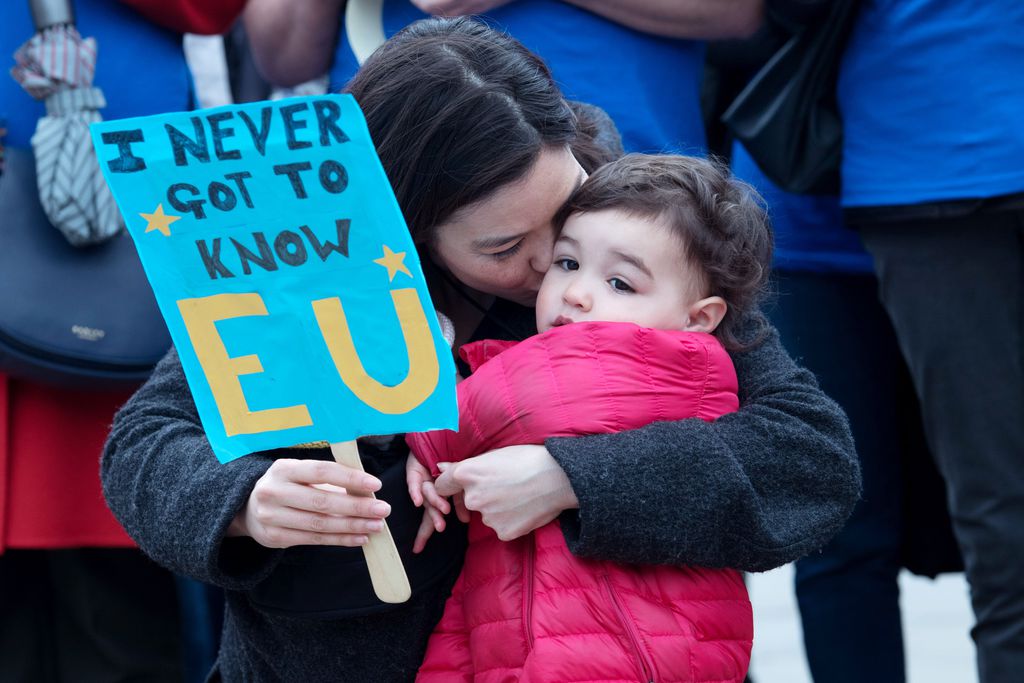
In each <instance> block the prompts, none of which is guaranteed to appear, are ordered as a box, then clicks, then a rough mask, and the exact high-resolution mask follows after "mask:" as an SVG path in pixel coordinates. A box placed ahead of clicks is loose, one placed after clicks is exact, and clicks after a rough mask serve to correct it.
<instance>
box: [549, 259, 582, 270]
mask: <svg viewBox="0 0 1024 683" xmlns="http://www.w3.org/2000/svg"><path fill="white" fill-rule="evenodd" d="M555 265H556V266H558V267H559V268H561V269H562V270H579V269H580V264H579V262H578V261H575V260H573V259H571V258H560V259H556V260H555Z"/></svg>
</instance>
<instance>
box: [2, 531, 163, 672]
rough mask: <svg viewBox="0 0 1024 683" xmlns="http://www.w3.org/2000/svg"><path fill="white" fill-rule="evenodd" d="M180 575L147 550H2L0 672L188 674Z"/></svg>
mask: <svg viewBox="0 0 1024 683" xmlns="http://www.w3.org/2000/svg"><path fill="white" fill-rule="evenodd" d="M181 661H182V657H181V638H180V631H179V622H178V607H177V599H176V596H175V590H174V582H173V579H172V576H171V574H170V573H168V572H166V571H164V570H163V569H161V568H159V567H157V566H156V565H155V564H154V563H153V562H152V561H150V560H149V559H148V558H146V557H144V556H143V555H142V553H141V552H139V551H138V550H127V549H101V548H89V549H73V550H9V551H7V552H6V553H4V554H3V555H2V556H0V681H4V683H23V682H24V683H51V682H53V683H57V682H60V683H79V682H81V683H93V682H96V683H105V682H108V681H109V682H111V683H113V682H115V681H118V682H126V683H127V682H135V681H137V682H139V683H142V682H144V681H145V682H153V683H161V682H167V683H172V682H173V683H181V681H182V676H183V674H182V666H181Z"/></svg>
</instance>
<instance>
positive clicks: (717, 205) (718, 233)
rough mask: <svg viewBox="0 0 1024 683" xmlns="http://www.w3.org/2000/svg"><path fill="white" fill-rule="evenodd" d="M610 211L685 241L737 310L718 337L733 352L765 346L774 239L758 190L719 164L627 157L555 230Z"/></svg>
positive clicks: (603, 171) (712, 285)
mask: <svg viewBox="0 0 1024 683" xmlns="http://www.w3.org/2000/svg"><path fill="white" fill-rule="evenodd" d="M606 210H619V211H624V212H626V213H629V214H632V215H635V216H640V217H643V218H650V219H660V220H662V221H664V222H665V223H666V224H667V225H668V226H669V228H670V229H671V230H672V231H673V232H674V233H675V234H676V235H677V236H678V237H679V238H680V240H681V242H682V244H683V251H684V253H685V254H686V259H687V260H688V261H689V262H690V263H691V264H692V265H693V266H694V267H696V268H698V269H699V270H700V272H701V273H703V275H704V281H705V284H706V286H707V292H708V295H715V296H720V297H722V298H723V299H725V301H726V303H727V304H728V306H729V308H728V310H727V311H726V314H725V317H724V318H723V319H722V322H721V323H720V324H719V326H718V328H717V329H716V330H715V336H717V337H718V338H719V339H720V340H721V342H722V344H723V345H724V346H725V347H726V348H727V349H729V350H730V351H742V350H744V349H745V348H749V347H750V346H752V345H754V344H756V343H757V342H758V341H760V339H761V338H762V337H763V335H764V333H765V332H766V331H767V328H766V327H765V326H764V320H763V318H762V316H761V315H760V313H759V309H758V304H759V303H760V301H761V299H762V297H763V296H764V294H765V292H766V290H767V285H768V272H769V268H770V266H771V259H772V244H773V239H772V231H771V227H770V226H769V222H768V214H767V212H766V211H765V205H764V200H762V199H761V197H760V195H758V194H757V191H756V190H754V188H752V187H750V186H749V185H747V184H746V183H743V182H741V181H739V180H737V179H736V178H734V177H733V176H732V174H731V173H730V172H729V169H728V167H726V166H725V165H724V164H722V163H719V162H717V161H714V160H711V159H701V158H697V157H686V156H673V155H668V154H663V155H646V154H627V155H626V156H624V157H622V158H621V159H618V160H616V161H613V162H612V163H610V164H607V165H605V166H602V167H601V168H600V169H598V170H597V171H596V172H595V173H594V174H593V175H591V176H590V177H589V178H588V179H587V181H586V182H585V183H583V185H581V186H580V187H579V189H577V190H576V192H575V193H574V194H573V195H572V196H571V197H570V198H569V200H568V201H567V202H566V203H565V205H564V206H563V207H562V209H561V210H560V211H559V213H558V215H557V216H556V217H555V225H556V226H558V227H559V228H560V227H561V226H562V225H563V224H564V223H565V221H566V219H568V217H569V216H571V215H572V214H574V213H586V212H593V211H606ZM749 325H752V326H753V327H754V328H757V329H754V330H751V329H750V328H749V327H748V326H749ZM741 327H743V328H744V329H743V332H744V334H743V335H740V334H739V331H740V328H741ZM741 336H742V337H743V338H742V339H741V338H740V337H741Z"/></svg>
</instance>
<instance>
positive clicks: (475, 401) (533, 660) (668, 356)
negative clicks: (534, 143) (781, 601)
mask: <svg viewBox="0 0 1024 683" xmlns="http://www.w3.org/2000/svg"><path fill="white" fill-rule="evenodd" d="M461 353H462V356H463V358H464V359H465V360H466V361H467V362H468V363H469V364H470V366H471V367H472V368H473V369H474V372H473V374H472V375H471V376H470V377H469V378H468V379H466V380H465V381H463V382H462V383H461V384H460V385H459V389H458V396H459V407H460V422H459V432H458V433H455V432H450V431H445V432H429V433H424V434H413V435H410V436H409V437H408V441H409V444H410V446H411V448H412V449H413V452H414V453H415V454H416V455H417V457H418V458H419V459H420V461H421V462H423V464H424V465H426V466H427V467H429V468H430V469H431V471H433V472H435V473H436V472H437V463H438V462H440V461H457V460H462V459H464V458H467V457H471V456H473V455H478V454H480V453H482V452H485V451H488V450H491V449H494V448H498V447H501V446H508V445H514V444H539V443H543V441H544V439H545V438H546V437H550V436H571V435H579V434H595V433H610V432H617V431H622V430H626V429H631V428H636V427H640V426H643V425H646V424H649V423H651V422H655V421H663V420H680V419H684V418H687V417H700V418H702V419H705V420H713V419H715V418H716V417H718V416H720V415H722V414H723V413H727V412H732V411H734V410H736V409H737V408H738V407H739V401H738V399H737V397H736V391H737V383H736V374H735V371H734V369H733V366H732V362H731V360H730V359H729V356H728V354H727V353H726V352H725V350H724V349H723V348H722V346H721V344H719V343H718V341H717V340H716V339H715V338H714V337H712V336H710V335H707V334H702V333H693V332H674V331H664V330H652V329H648V328H641V327H637V326H636V325H631V324H622V323H578V324H574V325H567V326H565V327H560V328H555V329H553V330H551V331H549V332H547V333H545V334H542V335H538V336H536V337H531V338H530V339H527V340H526V341H524V342H522V343H519V344H513V343H507V342H493V341H485V342H478V343H476V344H470V345H467V346H466V347H463V350H462V352H461ZM652 457H657V456H656V455H652ZM624 495H625V494H624ZM634 495H637V494H634ZM752 638H753V620H752V614H751V607H750V601H749V599H748V597H747V592H746V588H745V587H744V585H743V581H742V578H741V577H740V575H739V573H738V572H735V571H732V570H712V569H704V568H699V567H666V566H632V565H624V564H615V563H612V562H604V561H595V560H587V559H583V558H578V557H575V556H573V555H572V554H571V553H570V552H569V550H568V548H567V547H566V544H565V539H564V537H563V535H562V533H561V530H560V528H559V526H558V524H557V522H553V523H551V524H548V525H546V526H544V527H542V528H541V529H538V530H537V531H535V532H534V533H532V534H530V535H528V536H525V537H523V538H519V539H516V540H515V541H512V542H502V541H500V540H499V539H498V538H497V536H496V535H495V534H494V532H493V531H492V530H491V529H489V528H488V527H486V526H485V525H484V524H483V523H482V522H481V521H480V517H479V515H477V514H474V515H473V517H472V520H471V522H470V527H469V548H468V550H467V552H466V562H465V566H464V567H463V570H462V575H461V576H459V579H458V582H457V583H456V585H455V588H454V589H453V592H452V597H451V598H450V599H449V601H448V603H447V604H446V605H445V612H444V616H443V618H442V619H441V622H440V624H438V627H437V629H436V630H435V631H434V634H433V635H432V636H431V638H430V643H429V645H428V647H427V654H426V657H425V659H424V662H423V666H422V667H421V669H420V673H419V675H418V677H417V680H418V681H438V682H444V683H447V682H449V681H456V680H463V681H477V682H480V683H489V682H492V681H493V682H497V681H513V680H515V681H524V682H526V681H529V682H533V683H536V682H539V681H551V682H552V683H554V682H565V681H592V682H596V681H618V682H621V681H626V680H640V681H679V682H682V681H685V682H687V683H695V682H697V681H701V682H711V681H715V682H716V683H725V682H726V681H735V682H736V683H739V682H740V681H742V680H743V678H744V675H745V674H746V671H747V667H748V665H749V662H750V647H751V641H752Z"/></svg>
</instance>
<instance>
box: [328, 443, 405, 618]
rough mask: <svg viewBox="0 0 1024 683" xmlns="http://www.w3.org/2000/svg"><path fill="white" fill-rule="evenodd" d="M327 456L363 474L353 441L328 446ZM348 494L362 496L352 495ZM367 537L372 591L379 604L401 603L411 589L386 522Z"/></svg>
mask: <svg viewBox="0 0 1024 683" xmlns="http://www.w3.org/2000/svg"><path fill="white" fill-rule="evenodd" d="M331 453H332V454H333V455H334V459H335V460H336V461H337V462H339V463H341V464H342V465H345V466H346V467H351V468H353V469H357V470H359V471H360V472H362V471H363V463H362V461H360V460H359V450H358V449H357V447H356V442H355V441H343V442H341V443H332V444H331ZM352 495H362V494H358V493H354V492H352ZM366 496H367V497H369V498H375V497H376V496H374V495H373V494H372V493H367V494H366ZM367 537H368V538H369V539H370V540H369V542H368V543H367V544H366V545H364V546H363V557H365V558H366V566H367V568H368V569H369V570H370V581H371V582H372V583H373V592H374V593H376V594H377V597H378V598H380V599H381V601H382V602H391V603H398V602H405V601H406V600H408V599H409V598H410V596H412V589H411V588H410V587H409V578H408V577H407V576H406V575H405V567H403V566H402V558H401V557H399V555H398V548H396V547H395V540H394V539H393V538H392V537H391V530H390V529H388V524H387V522H384V528H383V529H381V530H380V531H378V532H377V533H371V534H367Z"/></svg>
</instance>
